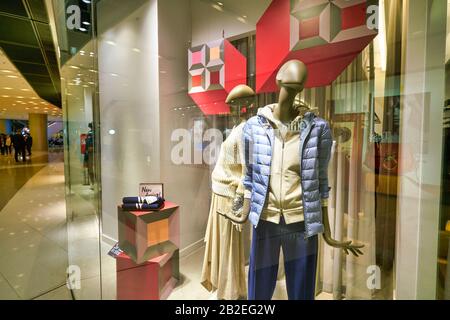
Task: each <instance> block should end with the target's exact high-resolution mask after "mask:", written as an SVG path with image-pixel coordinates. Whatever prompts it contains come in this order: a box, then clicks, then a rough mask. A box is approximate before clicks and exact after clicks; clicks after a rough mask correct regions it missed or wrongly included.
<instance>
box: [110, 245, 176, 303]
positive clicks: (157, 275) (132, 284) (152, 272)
mask: <svg viewBox="0 0 450 320" xmlns="http://www.w3.org/2000/svg"><path fill="white" fill-rule="evenodd" d="M116 271H117V282H116V286H117V300H164V299H167V297H168V296H169V294H170V293H171V292H172V290H173V288H175V286H176V284H177V283H178V281H179V279H180V271H179V251H178V250H175V251H173V252H170V253H165V254H163V255H162V256H159V257H156V258H153V259H151V260H148V261H146V262H144V263H142V264H137V263H135V262H134V261H133V259H132V258H131V257H130V256H128V255H126V254H125V253H122V254H120V255H118V256H117V258H116Z"/></svg>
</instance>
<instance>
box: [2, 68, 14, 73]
mask: <svg viewBox="0 0 450 320" xmlns="http://www.w3.org/2000/svg"><path fill="white" fill-rule="evenodd" d="M1 71H2V72H4V73H12V71H11V70H6V69H5V70H1Z"/></svg>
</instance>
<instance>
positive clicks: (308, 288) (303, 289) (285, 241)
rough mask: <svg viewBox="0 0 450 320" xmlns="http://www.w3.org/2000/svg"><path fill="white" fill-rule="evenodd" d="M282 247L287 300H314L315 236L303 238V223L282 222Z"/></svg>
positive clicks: (316, 246) (316, 241)
mask: <svg viewBox="0 0 450 320" xmlns="http://www.w3.org/2000/svg"><path fill="white" fill-rule="evenodd" d="M281 223H282V225H281V226H282V227H283V231H282V232H283V235H282V236H281V238H282V241H281V243H282V247H283V254H284V268H285V271H286V288H287V292H288V297H289V300H314V298H315V284H316V266H317V250H318V239H317V236H314V237H311V238H309V239H307V240H305V239H304V228H305V227H304V223H303V222H302V223H294V224H290V225H286V224H284V220H282V222H281Z"/></svg>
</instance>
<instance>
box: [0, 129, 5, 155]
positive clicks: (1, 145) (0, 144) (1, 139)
mask: <svg viewBox="0 0 450 320" xmlns="http://www.w3.org/2000/svg"><path fill="white" fill-rule="evenodd" d="M5 152H6V136H5V135H4V134H3V133H2V134H0V153H1V155H2V156H3V155H5Z"/></svg>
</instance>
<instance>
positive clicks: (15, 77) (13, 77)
mask: <svg viewBox="0 0 450 320" xmlns="http://www.w3.org/2000/svg"><path fill="white" fill-rule="evenodd" d="M7 77H8V78H12V79H17V78H18V76H13V75H11V76H7Z"/></svg>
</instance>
